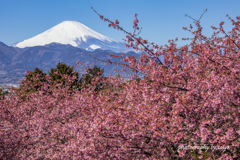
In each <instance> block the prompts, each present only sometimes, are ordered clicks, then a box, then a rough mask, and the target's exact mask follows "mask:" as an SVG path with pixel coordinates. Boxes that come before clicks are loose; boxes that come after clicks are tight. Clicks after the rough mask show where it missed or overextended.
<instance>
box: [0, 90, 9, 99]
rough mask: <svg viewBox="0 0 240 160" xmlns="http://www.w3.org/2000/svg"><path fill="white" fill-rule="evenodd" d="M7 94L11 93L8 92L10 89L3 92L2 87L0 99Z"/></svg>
mask: <svg viewBox="0 0 240 160" xmlns="http://www.w3.org/2000/svg"><path fill="white" fill-rule="evenodd" d="M7 94H9V92H8V91H6V92H3V89H2V88H0V99H1V96H3V97H5V95H7Z"/></svg>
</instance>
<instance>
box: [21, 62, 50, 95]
mask: <svg viewBox="0 0 240 160" xmlns="http://www.w3.org/2000/svg"><path fill="white" fill-rule="evenodd" d="M46 75H47V74H46V73H44V72H43V70H40V69H39V68H37V67H36V68H35V69H34V71H33V72H31V71H30V72H28V74H27V75H26V80H25V81H24V82H23V81H22V84H21V85H20V87H19V91H23V92H24V93H27V94H28V93H32V92H36V91H37V90H39V89H41V86H42V83H47V80H46V78H45V76H46ZM33 77H35V78H38V80H35V78H33Z"/></svg>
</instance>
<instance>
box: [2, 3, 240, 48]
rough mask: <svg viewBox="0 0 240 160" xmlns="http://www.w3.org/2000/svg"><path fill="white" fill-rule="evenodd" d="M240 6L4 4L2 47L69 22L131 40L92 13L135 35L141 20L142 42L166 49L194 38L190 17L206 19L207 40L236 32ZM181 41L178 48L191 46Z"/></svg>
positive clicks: (201, 4) (204, 31)
mask: <svg viewBox="0 0 240 160" xmlns="http://www.w3.org/2000/svg"><path fill="white" fill-rule="evenodd" d="M239 6H240V1H237V0H121V1H119V0H118V1H117V0H0V41H1V42H3V43H5V44H7V45H11V44H13V43H16V42H19V41H22V40H24V39H28V38H31V37H33V36H35V35H37V34H40V33H42V32H44V31H46V30H47V29H50V28H51V27H53V26H55V25H57V24H59V23H61V22H62V21H65V20H73V21H78V22H80V23H82V24H84V25H86V26H88V27H89V28H91V29H93V30H95V31H97V32H99V33H100V34H103V35H105V36H107V37H110V38H112V39H114V40H117V41H120V42H123V41H122V39H123V38H125V36H126V35H125V34H124V33H123V32H121V31H118V30H116V29H114V28H112V27H111V28H109V27H108V23H107V22H104V21H102V20H100V18H99V16H98V15H97V14H96V13H95V12H94V11H93V10H92V9H91V7H93V8H94V9H95V10H97V11H98V12H99V13H100V14H101V15H103V16H105V17H106V18H109V19H110V20H112V21H114V20H115V19H118V20H119V22H120V26H121V27H123V28H124V29H125V30H127V31H129V32H133V29H132V26H133V20H134V15H135V13H137V14H138V20H139V27H142V32H141V34H140V36H141V37H142V38H143V39H147V40H149V41H150V42H155V43H156V44H159V45H164V44H166V43H167V41H168V40H169V39H175V38H176V37H178V38H179V39H181V38H187V37H192V35H191V33H189V32H187V31H184V30H183V29H182V27H189V25H190V24H191V23H192V22H193V20H191V19H190V18H188V17H185V14H188V15H190V16H191V17H193V18H195V19H198V18H199V17H200V16H201V14H202V13H203V12H204V10H205V9H208V11H207V12H206V13H205V14H204V16H203V17H202V19H201V21H200V22H201V25H202V27H203V34H205V35H207V36H211V34H212V32H213V31H212V29H211V28H210V27H211V26H212V25H213V26H216V27H218V26H219V23H220V22H221V21H224V22H226V23H225V25H224V28H225V29H226V30H227V31H229V30H230V29H231V28H232V26H231V23H230V21H229V20H228V19H227V17H226V14H229V16H230V17H232V18H235V17H236V16H238V15H239V11H240V10H239ZM186 43H189V42H186V41H179V42H178V45H179V46H181V45H185V44H186Z"/></svg>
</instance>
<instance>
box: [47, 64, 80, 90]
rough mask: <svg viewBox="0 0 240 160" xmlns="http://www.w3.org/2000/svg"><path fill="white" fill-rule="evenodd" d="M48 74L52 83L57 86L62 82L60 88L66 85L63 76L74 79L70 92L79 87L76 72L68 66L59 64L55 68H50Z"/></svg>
mask: <svg viewBox="0 0 240 160" xmlns="http://www.w3.org/2000/svg"><path fill="white" fill-rule="evenodd" d="M48 73H49V76H50V78H51V80H52V81H55V82H56V83H57V84H59V83H61V82H63V86H62V87H64V86H65V85H66V84H67V82H66V80H65V79H64V78H63V75H65V74H67V75H69V76H70V77H73V76H75V77H76V78H75V80H74V82H73V83H72V84H71V85H70V90H72V89H73V88H79V86H80V82H79V74H78V72H74V68H73V67H70V65H69V66H67V65H66V64H65V63H60V62H59V63H58V64H57V66H56V68H51V69H50V72H48ZM60 74H62V75H60Z"/></svg>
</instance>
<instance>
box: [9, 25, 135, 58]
mask: <svg viewBox="0 0 240 160" xmlns="http://www.w3.org/2000/svg"><path fill="white" fill-rule="evenodd" d="M50 43H60V44H70V45H72V46H74V47H78V48H83V49H85V50H87V51H94V50H96V49H101V50H111V51H114V52H116V53H120V52H123V53H126V52H129V51H132V49H129V48H127V47H126V46H125V44H124V43H123V42H118V41H115V40H113V39H111V38H108V37H106V36H104V35H102V34H100V33H98V32H96V31H94V30H92V29H90V28H88V27H87V26H85V25H84V24H82V23H80V22H77V21H63V22H62V23H60V24H58V25H56V26H54V27H52V28H50V29H49V30H47V31H45V32H43V33H41V34H38V35H36V36H34V37H32V38H30V39H27V40H24V41H21V42H18V43H15V44H13V45H12V47H18V48H25V47H34V46H44V45H47V44H50Z"/></svg>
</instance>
